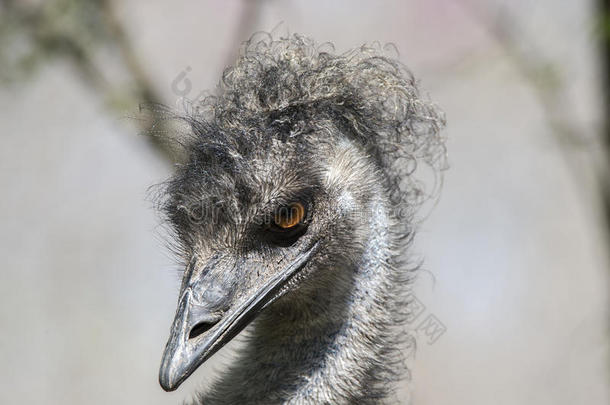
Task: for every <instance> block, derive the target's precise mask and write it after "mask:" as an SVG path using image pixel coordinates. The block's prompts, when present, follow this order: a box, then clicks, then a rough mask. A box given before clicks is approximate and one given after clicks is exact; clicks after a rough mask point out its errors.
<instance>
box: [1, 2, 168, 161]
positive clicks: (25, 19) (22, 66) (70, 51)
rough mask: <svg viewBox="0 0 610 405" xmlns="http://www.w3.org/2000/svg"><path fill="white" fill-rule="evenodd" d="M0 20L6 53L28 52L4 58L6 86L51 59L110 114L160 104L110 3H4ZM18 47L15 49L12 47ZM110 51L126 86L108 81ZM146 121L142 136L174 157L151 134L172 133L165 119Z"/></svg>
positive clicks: (155, 117) (140, 122)
mask: <svg viewBox="0 0 610 405" xmlns="http://www.w3.org/2000/svg"><path fill="white" fill-rule="evenodd" d="M2 9H3V11H4V12H3V13H2V15H1V16H0V26H2V29H1V30H2V34H3V35H2V42H5V44H3V45H4V46H3V47H2V49H4V50H5V52H6V50H7V49H9V50H10V49H11V47H12V48H17V47H20V48H25V49H26V52H22V54H20V55H19V56H17V57H16V58H13V59H14V60H11V57H10V56H7V55H5V54H2V55H0V66H1V67H2V72H3V77H2V79H3V81H5V82H6V81H9V82H10V81H14V80H23V79H25V78H27V77H28V76H29V75H32V74H33V73H35V71H36V70H37V69H38V68H39V67H40V66H43V65H44V62H45V61H46V60H48V59H52V58H60V59H63V60H67V61H68V62H69V63H70V64H71V65H72V66H73V67H74V68H75V69H76V71H77V72H78V73H79V74H80V76H81V79H82V80H83V83H85V84H86V85H87V86H90V87H92V88H93V89H94V90H95V93H96V94H100V95H101V96H102V98H103V99H104V102H105V104H106V106H107V108H109V109H110V110H113V112H114V113H115V114H117V115H121V114H124V112H125V108H126V107H127V108H128V107H129V106H134V105H138V104H139V103H144V104H149V105H154V104H159V103H160V102H161V99H160V97H159V95H158V94H157V92H156V90H155V86H154V85H153V83H151V81H150V80H149V79H148V78H147V76H146V74H145V72H144V69H142V67H141V64H140V63H139V61H138V58H137V56H136V54H135V52H134V51H133V48H132V46H131V43H130V41H129V40H128V37H127V36H126V35H125V32H124V30H123V29H122V27H121V25H120V23H119V22H118V20H117V18H116V16H115V14H114V9H113V4H112V2H111V1H109V0H90V1H78V0H55V1H47V2H45V3H42V4H40V5H36V4H34V5H32V4H28V3H26V2H22V1H15V0H4V1H3V3H2ZM11 40H12V41H14V42H15V43H17V45H14V44H11V42H10V41H11ZM102 48H104V49H108V50H110V52H111V53H113V54H114V55H115V56H117V58H118V60H119V61H120V64H121V65H122V67H123V69H124V70H125V71H126V72H127V75H128V81H129V85H128V86H122V85H121V84H117V83H114V81H112V80H108V79H107V77H106V75H105V74H104V72H103V69H102V66H103V65H102V64H100V63H98V62H97V59H96V56H97V53H98V52H99V51H100V50H101V49H102ZM150 113H151V115H152V116H151V117H149V118H150V119H148V120H142V119H137V120H134V121H135V122H137V124H138V127H139V130H140V132H141V133H144V134H147V135H149V136H147V137H146V139H147V141H148V142H149V143H150V144H151V145H152V146H153V148H154V149H155V150H156V151H157V152H158V153H159V154H160V155H161V156H162V157H163V158H164V159H170V158H171V157H172V156H173V152H172V150H171V149H170V148H169V147H168V144H169V143H168V142H164V141H163V140H162V138H161V137H158V136H154V135H152V134H151V128H152V127H155V132H162V133H169V128H166V123H165V122H164V119H163V117H162V116H158V115H157V113H156V112H155V111H150Z"/></svg>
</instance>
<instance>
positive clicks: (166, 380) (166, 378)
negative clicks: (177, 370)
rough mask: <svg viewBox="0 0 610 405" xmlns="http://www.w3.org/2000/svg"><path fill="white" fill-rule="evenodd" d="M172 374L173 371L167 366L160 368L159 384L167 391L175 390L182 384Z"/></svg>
mask: <svg viewBox="0 0 610 405" xmlns="http://www.w3.org/2000/svg"><path fill="white" fill-rule="evenodd" d="M171 374H172V373H171V372H170V370H169V369H167V368H163V367H162V368H161V370H159V385H161V388H163V390H164V391H167V392H170V391H175V390H176V388H178V386H179V385H180V384H179V383H176V381H175V380H174V378H172V377H173V376H172V375H171Z"/></svg>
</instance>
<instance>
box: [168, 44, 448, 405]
mask: <svg viewBox="0 0 610 405" xmlns="http://www.w3.org/2000/svg"><path fill="white" fill-rule="evenodd" d="M319 49H320V48H317V47H316V45H315V44H314V43H313V41H311V40H309V39H307V38H305V37H301V36H296V35H295V36H292V37H290V38H285V39H279V40H273V39H271V38H270V37H269V36H266V35H258V36H255V37H253V38H252V39H251V40H250V41H249V42H247V43H246V44H245V45H244V47H243V49H242V52H241V55H240V57H239V58H238V60H237V62H236V64H235V66H233V67H229V68H227V69H226V70H225V72H224V75H223V78H222V82H221V84H220V87H219V89H218V93H217V95H216V96H215V97H209V98H207V99H206V100H205V101H203V102H202V103H201V104H200V105H199V106H198V108H197V111H196V113H194V114H192V115H191V116H189V117H186V118H184V119H185V120H187V121H188V122H189V124H190V126H191V128H192V136H191V137H189V138H188V139H187V140H185V142H184V145H185V151H186V152H187V154H188V161H187V163H185V164H184V165H182V166H180V167H179V169H178V171H177V173H176V174H175V176H174V177H173V178H172V179H170V180H169V181H168V182H167V183H166V186H165V188H164V194H163V195H164V199H163V200H162V203H161V209H162V212H163V213H164V214H165V216H166V217H167V219H168V222H169V223H170V224H171V226H172V229H173V231H174V235H175V240H176V250H177V252H178V253H179V255H180V257H181V258H182V259H183V260H184V262H185V269H186V271H185V274H184V278H183V283H182V287H181V291H180V299H179V303H178V310H177V313H176V318H175V320H174V324H173V326H172V330H171V335H170V339H169V341H168V344H167V347H166V350H165V353H164V356H163V361H162V365H161V371H160V382H161V385H162V386H163V387H164V388H165V389H167V390H172V389H175V388H176V387H177V386H178V385H179V384H180V383H181V382H182V381H183V380H184V379H186V378H187V377H188V376H189V375H190V374H191V373H192V371H194V370H195V369H196V368H197V367H198V366H199V365H200V364H201V363H203V362H204V361H205V360H206V359H207V358H208V357H210V356H211V355H212V354H213V353H215V352H216V351H217V350H218V349H219V348H220V347H221V346H222V345H224V344H225V343H226V342H228V341H229V340H230V339H232V338H233V337H234V336H235V335H236V334H237V333H239V331H241V330H242V329H243V328H244V327H245V326H247V325H248V324H250V323H251V322H252V325H251V327H250V328H249V331H250V332H249V334H248V336H247V340H248V341H247V343H246V345H245V347H244V349H242V351H241V353H239V355H238V357H237V358H236V360H235V363H234V364H233V365H232V366H231V367H230V368H229V370H228V372H227V373H226V374H224V375H222V376H220V377H219V378H218V379H217V381H216V382H215V383H214V384H213V386H212V387H211V389H210V390H209V391H208V392H205V393H202V394H200V395H199V396H198V400H199V401H200V402H201V403H204V404H245V403H247V404H273V403H295V404H300V403H303V404H305V403H316V404H343V403H345V404H347V403H358V404H366V403H380V402H384V401H385V400H387V399H388V398H389V396H390V394H391V392H392V388H393V385H394V384H393V383H394V382H395V381H397V379H398V378H399V377H400V376H401V373H402V372H403V367H402V363H403V361H402V356H401V342H402V338H401V336H403V337H404V336H405V335H404V334H403V333H401V329H400V326H401V325H403V324H404V319H405V315H406V313H407V311H408V305H407V298H406V297H407V293H408V290H409V288H408V287H409V283H410V280H411V278H412V271H411V269H412V268H413V266H409V265H408V264H406V263H404V262H403V260H402V257H403V253H404V249H405V247H406V246H407V245H408V243H409V241H410V240H411V237H412V235H413V218H414V212H415V209H416V208H417V206H418V205H419V204H420V203H421V201H422V199H423V197H422V196H423V188H422V186H421V185H420V184H419V183H418V182H417V181H416V180H415V176H414V174H413V171H414V169H415V166H416V165H417V164H421V163H423V164H426V165H427V166H429V167H432V168H434V169H435V170H436V169H438V168H439V167H440V166H441V165H442V162H443V159H444V146H443V142H442V139H441V137H440V135H439V130H440V128H441V127H442V126H443V125H444V118H443V116H442V114H441V113H440V112H439V111H438V110H437V108H436V107H435V106H434V105H433V104H431V103H428V102H426V101H423V100H422V98H420V96H419V93H418V90H417V87H416V85H415V82H414V79H413V78H412V76H411V75H410V73H409V72H408V71H407V70H406V69H405V68H404V67H403V66H402V65H401V64H399V63H398V62H397V61H395V60H393V59H391V58H387V57H385V56H383V52H382V51H381V50H380V49H378V48H375V47H362V48H360V49H357V50H354V51H352V52H349V53H346V54H343V55H334V54H332V53H330V52H323V51H320V50H319ZM301 216H302V218H301ZM295 218H296V220H295V221H293V219H295ZM293 222H294V223H296V224H293ZM297 222H298V223H297Z"/></svg>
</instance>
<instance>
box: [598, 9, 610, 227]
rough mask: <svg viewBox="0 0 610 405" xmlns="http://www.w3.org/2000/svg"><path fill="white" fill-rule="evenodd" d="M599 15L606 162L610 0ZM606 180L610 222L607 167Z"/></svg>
mask: <svg viewBox="0 0 610 405" xmlns="http://www.w3.org/2000/svg"><path fill="white" fill-rule="evenodd" d="M598 7H599V15H600V16H601V23H600V30H599V34H600V35H599V38H600V51H601V52H600V53H601V61H602V69H603V73H602V80H603V82H604V83H603V88H604V92H603V93H604V103H605V106H604V107H605V108H604V112H605V113H604V118H605V119H604V129H603V135H602V142H603V147H604V153H605V155H606V157H607V160H606V162H608V160H610V121H609V120H610V0H599V5H598ZM605 176H606V182H605V187H604V188H603V190H602V191H603V193H604V202H605V205H604V209H605V211H606V218H607V219H608V223H609V224H610V168H608V167H606V173H605Z"/></svg>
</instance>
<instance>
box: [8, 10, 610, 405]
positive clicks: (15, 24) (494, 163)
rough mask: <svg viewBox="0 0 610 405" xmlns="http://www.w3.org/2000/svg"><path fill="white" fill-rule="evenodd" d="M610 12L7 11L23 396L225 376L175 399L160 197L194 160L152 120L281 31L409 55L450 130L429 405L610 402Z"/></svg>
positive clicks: (18, 379) (15, 329)
mask: <svg viewBox="0 0 610 405" xmlns="http://www.w3.org/2000/svg"><path fill="white" fill-rule="evenodd" d="M608 3H609V2H608V1H607V0H601V1H597V2H596V1H590V0H581V1H567V0H566V1H557V0H553V1H552V0H540V1H536V2H531V1H524V0H513V1H508V0H490V1H484V0H428V1H414V0H409V1H389V0H383V1H353V0H351V1H347V0H343V1H332V2H330V1H322V0H309V1H305V0H285V1H280V0H258V1H256V0H242V1H237V0H234V1H224V2H221V1H197V2H196V1H186V0H178V1H173V2H163V1H150V0H148V1H144V0H133V1H129V2H122V1H118V0H95V1H93V0H91V1H77V0H47V1H42V0H27V1H26V0H20V1H17V0H12V1H11V0H0V134H1V135H0V136H1V138H0V140H1V143H0V184H1V190H2V194H3V197H2V198H1V199H0V212H1V213H2V214H1V215H2V217H1V220H0V223H1V224H2V225H1V226H0V241H1V243H0V260H1V261H0V263H1V266H2V270H1V271H0V328H1V329H0V364H1V368H0V403H2V404H21V403H44V404H82V403H87V404H127V403H146V404H176V403H180V402H181V401H183V400H185V399H188V398H190V396H191V395H192V393H193V391H194V390H195V388H196V387H197V386H199V385H200V384H201V382H202V381H205V380H206V378H207V377H208V376H209V375H210V374H211V373H212V372H211V371H210V368H209V367H207V366H206V367H203V368H201V369H200V370H199V371H198V372H197V373H196V374H195V375H193V376H192V377H191V378H190V379H189V380H188V381H187V383H185V384H184V385H183V386H182V387H181V388H180V389H179V390H178V391H177V392H174V393H165V392H163V391H162V390H161V388H160V387H159V385H158V383H157V372H158V366H159V363H160V358H161V352H162V349H163V347H164V344H165V340H166V338H167V335H168V332H169V326H170V322H171V320H172V316H173V313H174V310H175V304H176V300H177V290H178V287H179V278H178V272H177V268H176V266H175V264H174V261H173V259H172V257H171V256H170V254H169V252H168V251H167V250H166V249H165V247H164V243H163V242H162V237H161V236H160V231H159V221H158V218H157V217H156V214H155V212H154V211H153V209H152V204H151V203H150V202H149V201H148V200H147V190H148V187H149V186H151V185H153V184H156V183H159V182H161V181H162V180H164V179H165V178H167V177H168V176H169V174H170V173H171V171H172V169H173V164H174V163H173V162H174V159H175V156H173V155H172V153H171V151H170V150H168V148H167V147H166V145H165V144H164V143H163V142H161V141H159V139H161V138H160V137H157V136H155V134H156V133H157V132H158V133H164V132H167V131H171V128H165V127H164V125H161V124H158V125H156V126H154V127H152V129H151V121H150V120H149V119H147V118H145V117H143V116H142V114H140V113H139V111H138V108H139V107H138V106H139V104H140V103H151V102H161V103H164V104H167V105H169V106H171V107H174V108H181V107H182V105H183V103H184V101H185V100H190V99H196V98H197V97H198V96H199V95H200V94H202V93H201V92H202V91H205V90H208V89H209V90H213V89H214V87H215V86H216V84H217V82H218V80H219V78H220V74H221V72H222V70H223V68H224V66H226V65H227V64H230V63H231V62H232V61H233V60H234V58H235V56H236V55H237V52H238V49H239V45H240V43H241V42H242V41H244V40H246V39H247V38H248V37H249V36H250V35H251V34H252V33H253V32H255V31H258V30H265V31H270V30H274V29H275V30H276V31H278V30H279V31H281V32H280V34H282V33H294V32H297V33H302V34H306V35H308V36H311V37H313V38H314V39H315V40H316V41H318V42H326V41H331V42H333V43H334V44H335V47H336V50H337V51H338V52H342V51H346V50H348V49H350V48H352V47H357V46H360V45H362V44H364V43H371V42H372V41H379V42H380V43H382V44H384V43H393V44H395V45H396V47H397V48H398V50H399V52H400V59H401V60H402V61H403V62H404V63H405V64H406V65H407V66H409V67H410V69H411V70H412V71H413V73H414V74H415V76H416V77H417V78H418V79H419V81H420V84H421V87H422V88H423V89H424V90H425V92H426V93H427V94H430V98H431V99H433V100H434V101H436V102H437V103H438V104H439V105H440V106H441V107H442V108H443V109H444V111H445V112H446V114H447V121H448V126H447V129H446V130H445V135H446V136H447V137H448V143H447V145H448V151H449V161H450V166H451V167H450V169H449V170H448V171H446V172H445V177H444V186H443V190H442V194H441V198H440V200H439V202H438V204H437V205H436V207H434V209H433V210H432V211H431V212H430V214H429V215H428V218H427V219H426V221H425V222H423V224H422V226H421V232H420V234H419V236H418V238H417V241H416V245H415V246H414V249H413V254H414V255H416V256H417V257H419V258H422V259H423V260H424V263H425V264H424V271H422V272H421V273H420V275H419V278H418V281H417V283H416V286H415V294H416V296H417V298H418V301H419V303H420V309H421V311H420V312H419V317H418V318H417V319H414V320H413V322H412V324H411V325H410V328H412V330H413V333H415V334H416V335H417V336H418V347H417V351H416V353H415V354H414V357H413V361H412V363H413V364H412V375H413V380H412V382H411V383H410V384H409V383H407V382H405V383H404V384H402V386H401V391H400V392H401V395H403V394H404V396H402V398H405V402H406V398H407V396H408V392H409V391H410V395H411V396H412V397H413V399H414V403H415V404H418V405H422V404H469V405H472V404H541V405H544V404H549V405H550V404H553V405H558V404H592V405H597V404H600V405H603V404H608V403H610V387H609V385H610V373H609V368H610V357H609V332H610V328H609V319H610V317H609V312H610V311H609V305H608V304H609V300H608V296H609V288H610V283H609V274H610V266H609V257H608V250H609V249H608V246H609V241H608V232H609V230H610V227H609V224H610V221H609V219H610V183H609V182H610V176H609V174H610V172H609V170H608V168H609V166H608V158H609V155H610V153H609V152H610V148H609V145H610V143H609V141H610V134H609V131H608V123H607V119H608V113H609V109H608V106H609V98H608V97H609V93H608V85H609V81H608V78H609V76H608V62H609V61H610V46H609V39H610V14H609V11H608V9H609V5H608ZM280 22H283V24H281V25H280V26H279V27H278V24H279V23H280ZM276 27H277V28H276ZM152 114H153V115H154V112H152ZM149 115H150V114H149ZM153 119H154V117H153ZM430 325H433V327H432V328H430ZM215 358H216V359H215V361H216V362H217V363H218V362H222V361H230V348H228V350H223V351H221V352H220V353H219V354H218V355H217V356H215ZM409 385H410V386H411V388H410V390H409V389H408V387H409Z"/></svg>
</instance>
